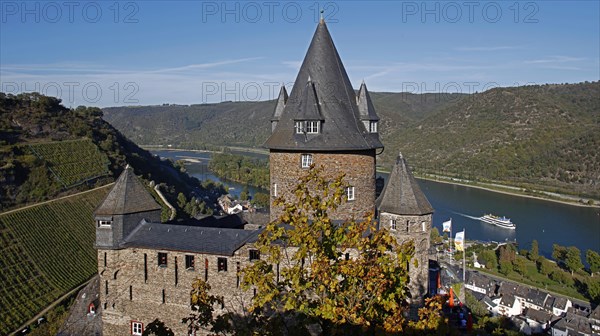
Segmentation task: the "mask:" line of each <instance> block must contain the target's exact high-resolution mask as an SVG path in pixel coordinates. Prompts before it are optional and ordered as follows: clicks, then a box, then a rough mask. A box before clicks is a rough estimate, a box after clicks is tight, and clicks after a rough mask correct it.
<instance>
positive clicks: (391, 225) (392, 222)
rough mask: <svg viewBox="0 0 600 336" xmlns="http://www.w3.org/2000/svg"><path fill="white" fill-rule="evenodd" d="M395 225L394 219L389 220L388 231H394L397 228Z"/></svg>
mask: <svg viewBox="0 0 600 336" xmlns="http://www.w3.org/2000/svg"><path fill="white" fill-rule="evenodd" d="M397 225H398V223H396V220H395V219H390V230H394V231H396V228H397V227H398V226H397Z"/></svg>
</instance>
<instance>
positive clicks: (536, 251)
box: [527, 239, 540, 261]
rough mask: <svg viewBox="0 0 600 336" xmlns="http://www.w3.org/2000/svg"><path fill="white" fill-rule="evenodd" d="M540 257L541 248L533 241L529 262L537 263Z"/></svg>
mask: <svg viewBox="0 0 600 336" xmlns="http://www.w3.org/2000/svg"><path fill="white" fill-rule="evenodd" d="M539 255H540V248H539V246H538V241H537V240H535V239H534V240H533V241H532V242H531V250H529V255H528V256H527V257H528V258H529V260H533V261H536V260H537V259H538V257H539Z"/></svg>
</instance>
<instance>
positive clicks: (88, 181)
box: [0, 93, 218, 211]
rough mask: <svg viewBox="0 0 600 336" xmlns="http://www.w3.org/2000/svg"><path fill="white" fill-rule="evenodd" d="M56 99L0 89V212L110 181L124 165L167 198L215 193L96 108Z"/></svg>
mask: <svg viewBox="0 0 600 336" xmlns="http://www.w3.org/2000/svg"><path fill="white" fill-rule="evenodd" d="M60 103H61V102H60V100H59V99H56V98H52V97H46V96H42V95H40V94H37V93H30V94H20V95H17V96H14V95H5V94H3V93H0V182H1V183H0V211H2V210H6V209H8V208H14V207H18V206H22V205H25V204H30V203H36V202H39V201H43V200H47V199H52V198H54V197H57V196H62V195H66V194H71V193H75V192H79V191H83V190H88V189H90V188H92V187H94V186H99V185H104V184H107V183H110V182H113V181H114V179H115V178H116V177H117V176H118V175H119V174H120V173H121V171H122V170H123V168H124V167H125V165H126V164H130V165H131V166H132V167H133V168H134V170H135V173H136V174H138V175H141V176H143V178H144V179H146V180H148V181H155V183H157V184H158V183H164V184H165V185H166V188H164V190H165V191H166V194H167V195H166V196H167V198H168V199H170V200H173V201H174V200H176V197H177V194H178V193H179V192H183V193H184V194H186V195H189V194H191V193H192V192H194V193H196V194H206V195H210V196H211V197H212V198H216V196H218V195H216V196H215V195H213V194H214V193H213V190H212V188H204V187H203V186H202V185H201V184H200V182H199V181H198V180H197V179H195V178H191V177H189V176H188V175H187V174H184V173H182V172H181V170H180V168H179V167H175V166H174V165H173V164H172V163H171V162H168V161H161V160H160V159H159V158H157V157H155V156H153V155H152V154H150V153H149V152H148V151H146V150H144V149H141V148H140V147H138V146H137V145H136V144H135V143H134V142H132V141H130V140H129V139H127V138H126V137H125V136H123V135H122V134H121V133H120V132H119V131H117V130H116V129H115V128H113V127H112V126H111V125H110V124H108V123H107V122H106V121H104V120H103V119H102V111H101V110H100V109H98V108H89V107H84V106H80V107H78V108H76V109H68V108H66V107H64V106H62V105H61V104H60ZM209 189H211V190H209ZM201 196H204V195H201Z"/></svg>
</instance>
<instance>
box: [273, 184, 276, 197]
mask: <svg viewBox="0 0 600 336" xmlns="http://www.w3.org/2000/svg"><path fill="white" fill-rule="evenodd" d="M273 196H274V197H277V183H273Z"/></svg>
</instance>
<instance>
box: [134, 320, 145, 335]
mask: <svg viewBox="0 0 600 336" xmlns="http://www.w3.org/2000/svg"><path fill="white" fill-rule="evenodd" d="M143 331H144V325H143V324H142V322H137V321H131V334H132V335H139V336H141V335H142V332H143Z"/></svg>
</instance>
